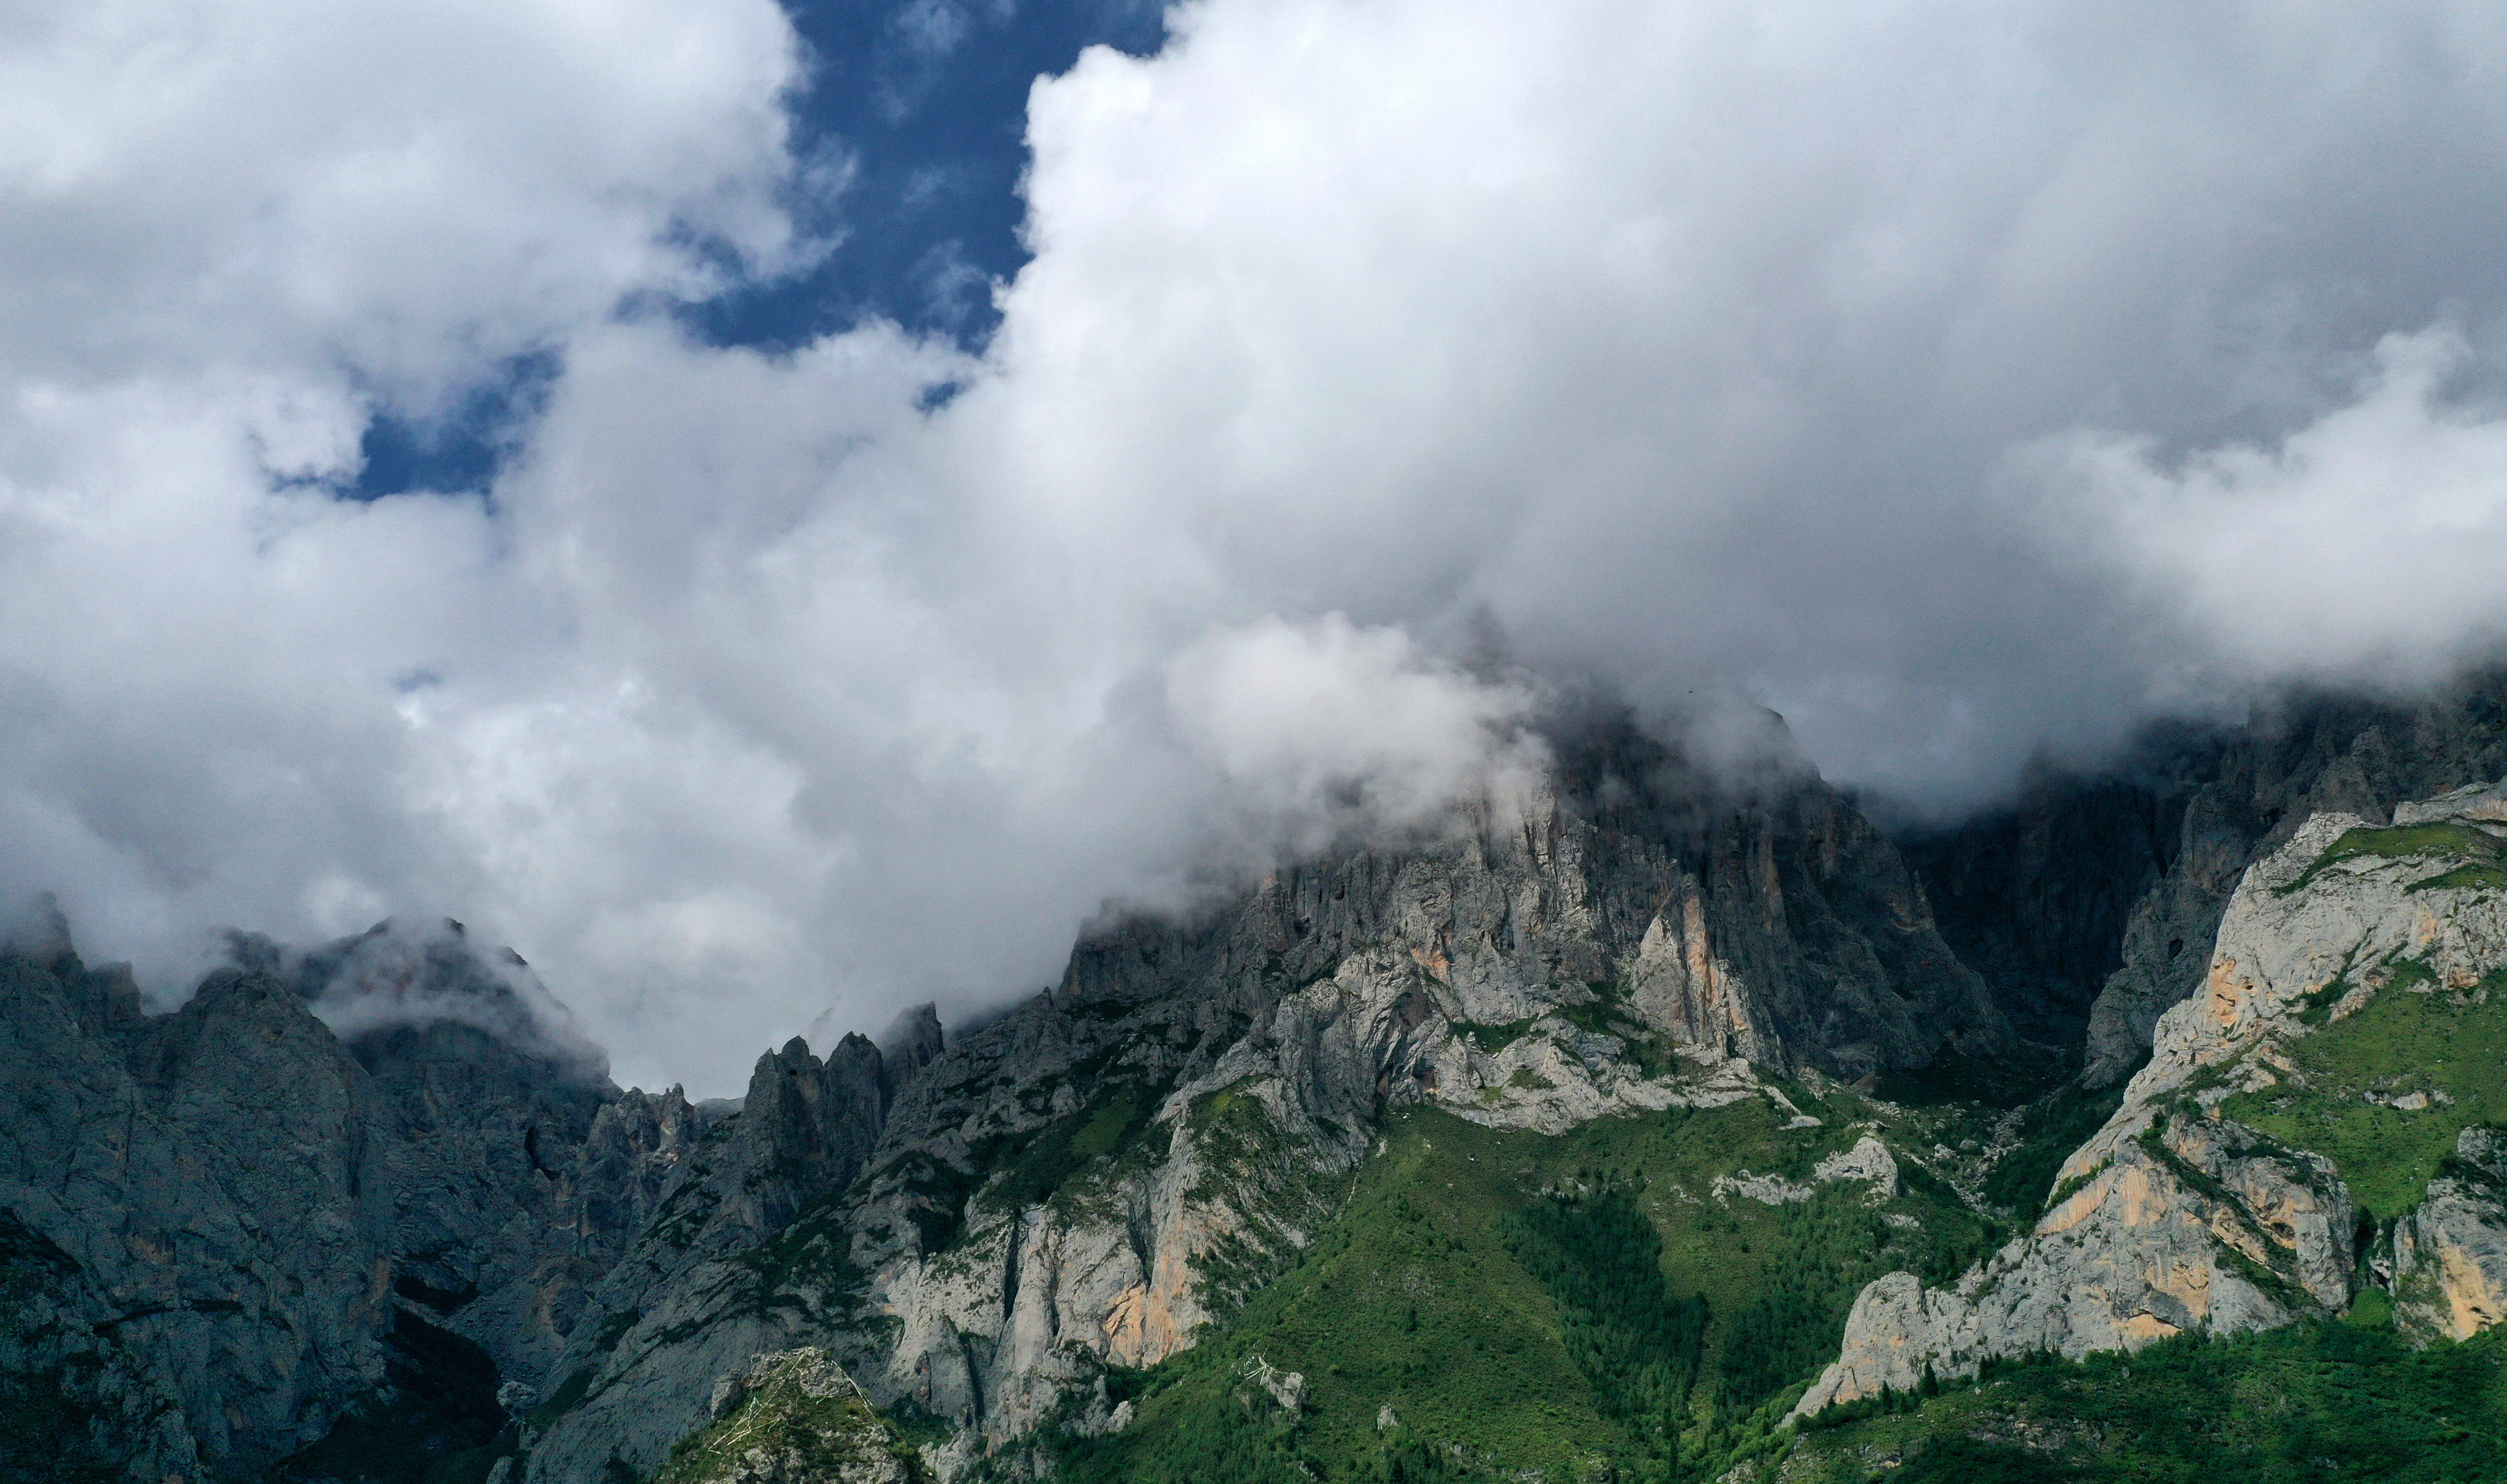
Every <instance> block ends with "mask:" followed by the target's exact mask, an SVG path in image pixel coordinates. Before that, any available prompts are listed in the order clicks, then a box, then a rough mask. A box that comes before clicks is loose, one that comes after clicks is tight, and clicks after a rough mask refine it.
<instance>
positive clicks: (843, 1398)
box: [652, 1351, 923, 1484]
mask: <svg viewBox="0 0 2507 1484" xmlns="http://www.w3.org/2000/svg"><path fill="white" fill-rule="evenodd" d="M883 1456H885V1457H887V1458H893V1459H895V1460H896V1461H897V1462H898V1463H899V1464H900V1465H902V1466H904V1468H905V1471H906V1476H907V1477H908V1478H909V1479H918V1480H919V1479H921V1478H922V1477H923V1470H922V1458H921V1455H920V1454H918V1453H917V1452H915V1450H914V1449H913V1448H912V1447H911V1446H909V1445H908V1444H907V1443H906V1442H905V1440H904V1439H903V1438H901V1437H899V1436H898V1435H897V1434H896V1432H895V1431H894V1430H892V1429H891V1428H890V1426H889V1425H888V1421H887V1419H886V1418H884V1417H882V1416H881V1415H880V1413H879V1410H878V1409H877V1408H876V1407H873V1406H872V1405H871V1404H870V1403H869V1402H867V1401H865V1400H863V1399H862V1396H861V1394H860V1393H859V1392H857V1391H855V1390H854V1387H853V1385H852V1384H851V1383H850V1382H847V1381H845V1380H844V1379H843V1377H842V1375H841V1373H839V1372H837V1371H836V1369H835V1367H834V1366H833V1365H832V1364H830V1363H829V1362H828V1361H827V1360H826V1358H825V1357H823V1356H819V1355H817V1354H816V1353H814V1352H810V1351H800V1352H796V1353H795V1354H794V1355H792V1356H790V1357H785V1358H784V1360H783V1362H782V1363H781V1365H780V1366H778V1367H777V1368H776V1369H775V1370H774V1371H773V1372H772V1373H771V1374H769V1375H768V1376H767V1377H765V1378H764V1379H763V1380H762V1381H761V1382H760V1384H758V1385H757V1386H756V1387H755V1389H754V1390H752V1391H751V1392H749V1394H747V1396H745V1398H743V1399H742V1401H741V1402H740V1404H739V1405H738V1406H736V1407H734V1408H733V1409H732V1410H731V1411H730V1412H728V1413H727V1414H725V1415H724V1416H722V1417H720V1418H717V1419H716V1420H715V1421H714V1422H712V1423H711V1424H710V1425H708V1426H707V1427H705V1428H702V1429H700V1430H697V1431H695V1432H693V1433H690V1434H689V1435H688V1436H686V1437H684V1438H681V1439H680V1440H679V1442H678V1444H677V1445H676V1446H675V1447H673V1448H672V1450H671V1457H670V1459H669V1461H668V1462H666V1463H664V1464H663V1466H662V1468H661V1471H660V1472H658V1473H656V1474H654V1475H653V1480H652V1484H713V1481H717V1480H731V1479H750V1478H760V1477H773V1478H786V1479H817V1478H825V1479H835V1478H841V1477H852V1476H858V1471H859V1470H861V1469H862V1468H863V1466H864V1465H871V1466H876V1465H877V1464H878V1463H879V1462H880V1460H881V1459H882V1458H883ZM761 1465H762V1466H761ZM848 1470H854V1471H855V1472H854V1473H849V1472H848Z"/></svg>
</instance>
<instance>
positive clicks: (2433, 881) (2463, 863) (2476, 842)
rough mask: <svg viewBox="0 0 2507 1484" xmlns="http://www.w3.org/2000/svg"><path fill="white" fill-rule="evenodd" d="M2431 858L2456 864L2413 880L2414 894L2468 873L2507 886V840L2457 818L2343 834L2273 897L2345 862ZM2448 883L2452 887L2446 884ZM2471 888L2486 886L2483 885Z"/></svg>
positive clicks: (2289, 892) (2290, 891) (2307, 883)
mask: <svg viewBox="0 0 2507 1484" xmlns="http://www.w3.org/2000/svg"><path fill="white" fill-rule="evenodd" d="M2421 856H2434V857H2436V858H2438V859H2442V860H2450V861H2452V862H2454V865H2453V866H2452V868H2451V869H2449V870H2448V871H2447V872H2445V873H2444V874H2443V875H2441V876H2431V877H2429V878H2427V879H2425V880H2422V881H2417V882H2414V883H2413V884H2412V886H2411V888H2410V889H2412V890H2415V891H2419V890H2426V889H2430V888H2432V887H2437V886H2439V885H2441V884H2442V883H2445V882H2446V878H2447V877H2451V876H2453V875H2455V874H2456V873H2457V872H2459V871H2465V870H2469V871H2471V872H2472V873H2474V875H2475V876H2480V875H2481V874H2482V873H2487V874H2488V875H2489V876H2495V877H2497V878H2498V882H2497V884H2498V885H2502V886H2507V840H2502V839H2500V838H2499V837H2498V836H2496V835H2493V834H2491V833H2489V831H2488V830H2485V829H2480V828H2478V827H2476V826H2473V825H2470V824H2466V823H2464V822H2463V821H2461V820H2459V819H2441V820H2438V821H2436V822H2435V823H2432V824H2405V825H2398V826H2393V827H2382V828H2380V827H2377V826H2362V827H2360V828H2358V829H2348V830H2343V832H2342V834H2341V837H2340V838H2339V839H2337V840H2335V841H2334V842H2333V843H2332V844H2331V845H2329V846H2326V847H2325V848H2324V853H2323V854H2321V855H2318V856H2316V857H2315V860H2314V862H2313V863H2312V864H2310V865H2309V866H2307V869H2306V870H2304V871H2302V872H2300V873H2299V874H2298V876H2297V877H2296V879H2294V880H2292V881H2290V882H2289V883H2287V884H2286V885H2283V886H2279V887H2273V888H2272V893H2273V894H2274V895H2275V896H2289V895H2292V894H2294V893H2296V892H2299V891H2302V890H2304V889H2306V888H2307V887H2309V886H2311V885H2313V884H2314V881H2315V879H2316V878H2317V877H2319V876H2321V875H2323V874H2324V873H2325V872H2326V871H2329V870H2331V869H2333V868H2334V867H2335V866H2338V865H2340V864H2342V863H2343V861H2346V860H2358V859H2361V858H2363V857H2375V858H2378V859H2383V860H2412V859H2416V858H2418V857H2421ZM2450 884H2451V883H2450ZM2469 884H2473V885H2486V884H2488V883H2487V882H2486V881H2474V882H2471V883H2469Z"/></svg>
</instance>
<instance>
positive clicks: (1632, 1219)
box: [1506, 1184, 1707, 1463]
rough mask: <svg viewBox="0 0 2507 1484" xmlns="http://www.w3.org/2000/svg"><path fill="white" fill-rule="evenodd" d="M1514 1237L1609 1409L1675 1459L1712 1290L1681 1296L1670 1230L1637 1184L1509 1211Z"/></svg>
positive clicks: (1651, 1453) (1638, 1437) (1642, 1441)
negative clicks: (1646, 1207)
mask: <svg viewBox="0 0 2507 1484" xmlns="http://www.w3.org/2000/svg"><path fill="white" fill-rule="evenodd" d="M1506 1247H1507V1251H1508V1254H1509V1255H1511V1256H1512V1257H1513V1258H1514V1260H1515V1262H1516V1264H1517V1265H1519V1266H1520V1267H1521V1268H1522V1269H1523V1270H1524V1271H1525V1272H1526V1273H1529V1274H1531V1275H1532V1277H1533V1279H1534V1281H1535V1282H1537V1283H1539V1284H1540V1285H1541V1286H1542V1289H1543V1291H1544V1292H1546V1293H1547V1294H1548V1295H1549V1298H1550V1301H1551V1302H1552V1303H1553V1304H1554V1305H1556V1306H1557V1312H1558V1321H1559V1338H1560V1340H1561V1341H1562V1342H1563V1343H1564V1344H1565V1345H1566V1347H1567V1353H1568V1355H1569V1357H1572V1358H1573V1359H1574V1360H1575V1362H1576V1368H1577V1370H1578V1371H1579V1372H1580V1373H1581V1374H1582V1375H1583V1377H1584V1381H1585V1384H1586V1385H1588V1386H1590V1387H1591V1388H1592V1389H1593V1396H1594V1400H1595V1403H1596V1404H1597V1406H1598V1407H1599V1408H1600V1410H1601V1412H1602V1414H1603V1415H1604V1416H1606V1417H1609V1418H1612V1419H1613V1420H1615V1421H1617V1423H1618V1424H1619V1425H1620V1426H1621V1427H1623V1428H1625V1429H1626V1430H1627V1432H1628V1440H1629V1442H1630V1443H1631V1444H1632V1445H1634V1446H1635V1447H1636V1448H1637V1449H1638V1450H1640V1451H1641V1452H1642V1453H1643V1454H1644V1455H1645V1456H1646V1457H1647V1459H1648V1460H1649V1461H1653V1462H1657V1463H1660V1462H1676V1461H1677V1459H1678V1456H1679V1449H1680V1434H1681V1431H1682V1430H1683V1429H1684V1428H1685V1427H1686V1425H1687V1423H1688V1413H1689V1388H1690V1386H1691V1385H1692V1384H1693V1383H1694V1382H1695V1381H1696V1379H1697V1359H1698V1355H1699V1352H1700V1350H1701V1349H1702V1348H1703V1346H1704V1343H1705V1339H1706V1319H1707V1308H1706V1298H1705V1295H1703V1294H1694V1295H1691V1296H1689V1297H1687V1298H1674V1297H1673V1296H1672V1293H1671V1288H1670V1285H1668V1284H1666V1283H1665V1282H1664V1281H1663V1272H1662V1233H1661V1232H1660V1231H1659V1230H1657V1229H1656V1228H1655V1226H1654V1224H1653V1221H1651V1220H1649V1219H1647V1217H1646V1214H1645V1213H1644V1211H1643V1209H1642V1208H1641V1207H1640V1206H1639V1205H1638V1202H1637V1193H1636V1191H1635V1190H1634V1189H1633V1188H1632V1187H1630V1186H1626V1185H1621V1184H1606V1185H1605V1186H1604V1187H1603V1189H1602V1190H1601V1191H1600V1192H1599V1193H1598V1194H1595V1195H1590V1196H1586V1195H1581V1194H1578V1193H1576V1192H1574V1191H1562V1192H1559V1193H1557V1194H1555V1195H1552V1196H1550V1197H1548V1198H1546V1199H1543V1200H1537V1201H1534V1202H1532V1203H1531V1204H1530V1205H1528V1206H1526V1207H1524V1208H1523V1209H1522V1210H1520V1211H1517V1212H1515V1213H1512V1214H1511V1215H1510V1216H1509V1217H1508V1218H1507V1221H1506Z"/></svg>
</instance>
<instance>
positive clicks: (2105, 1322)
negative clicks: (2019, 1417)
mask: <svg viewBox="0 0 2507 1484" xmlns="http://www.w3.org/2000/svg"><path fill="white" fill-rule="evenodd" d="M2502 799H2507V789H2499V788H2465V789H2458V790H2455V791H2453V792H2452V793H2450V794H2448V795H2446V796H2445V797H2444V798H2442V799H2439V800H2435V801H2430V802H2427V803H2423V804H2419V805H2407V806H2405V807H2403V808H2401V809H2398V810H2397V811H2396V812H2395V816H2394V817H2395V819H2396V821H2397V822H2396V823H2394V824H2390V825H2387V824H2381V823H2371V822H2370V821H2368V820H2365V819H2362V818H2360V817H2358V816H2357V815H2354V814H2315V815H2313V816H2311V817H2310V818H2309V819H2308V820H2307V822H2306V824H2305V825H2304V826H2302V827H2301V828H2300V829H2299V830H2298V831H2297V832H2296V833H2295V835H2293V836H2292V837H2291V838H2290V839H2289V840H2288V841H2287V843H2286V844H2284V845H2283V846H2282V847H2281V848H2280V849H2279V850H2277V851H2274V852H2272V853H2271V855H2270V856H2268V857H2267V858H2265V859H2264V860H2262V861H2260V862H2258V863H2257V864H2256V865H2255V866H2254V867H2253V868H2251V869H2250V870H2248V871H2247V872H2245V873H2244V876H2243V878H2242V880H2241V881H2240V882H2239V884H2238V886H2237V887H2236V889H2235V892H2234V895H2233V896H2232V898H2231V900H2230V902H2229V905H2228V908H2227V910H2226V913H2225V914H2224V916H2223V918H2222V920H2221V924H2220V928H2219V933H2218V939H2217V945H2216V947H2215V949H2214V951H2213V952H2212V954H2211V956H2210V959H2209V965H2208V973H2207V976H2206V979H2205V987H2204V989H2203V991H2202V992H2201V993H2200V994H2198V995H2195V996H2194V997H2191V998H2188V999H2186V1000H2184V1001H2182V1002H2180V1003H2178V1004H2176V1005H2175V1006H2174V1007H2172V1008H2170V1009H2168V1010H2167V1011H2166V1012H2165V1013H2164V1014H2163V1015H2162V1016H2161V1017H2160V1019H2159V1022H2158V1026H2157V1031H2156V1034H2155V1048H2154V1053H2153V1056H2152V1058H2151V1061H2150V1063H2149V1065H2148V1066H2147V1067H2145V1068H2143V1069H2142V1070H2141V1071H2140V1072H2139V1073H2138V1074H2137V1075H2136V1076H2135V1077H2134V1078H2133V1079H2132V1081H2131V1083H2130V1084H2129V1086H2128V1087H2127V1088H2126V1090H2125V1099H2124V1103H2123V1105H2122V1106H2121V1107H2120V1108H2119V1109H2118V1111H2117V1112H2116V1113H2115V1115H2114V1116H2113V1118H2111V1119H2110V1120H2109V1121H2108V1123H2107V1124H2106V1126H2105V1127H2104V1128H2102V1129H2100V1130H2099V1131H2098V1133H2097V1134H2096V1135H2095V1136H2093V1137H2092V1138H2091V1139H2089V1141H2088V1142H2086V1143H2085V1144H2083V1145H2082V1146H2081V1148H2080V1149H2079V1150H2077V1151H2076V1152H2075V1153H2073V1155H2072V1156H2071V1157H2070V1159H2069V1160H2068V1161H2067V1162H2066V1163H2065V1164H2064V1166H2063V1168H2062V1170H2061V1172H2060V1174H2059V1176H2057V1182H2056V1186H2055V1191H2054V1199H2053V1201H2052V1202H2051V1203H2050V1205H2049V1208H2048V1210H2047V1212H2046V1213H2045V1215H2044V1216H2043V1217H2042V1218H2041V1219H2040V1220H2039V1221H2038V1222H2037V1225H2036V1227H2035V1229H2034V1230H2033V1231H2032V1232H2031V1233H2029V1234H2028V1235H2027V1236H2025V1237H2023V1238H2021V1239H2019V1240H2017V1241H2016V1242H2014V1243H2012V1244H2011V1245H2010V1246H2009V1247H2006V1248H2005V1249H2003V1250H2002V1251H2000V1252H1999V1253H1997V1254H1995V1255H1994V1256H1993V1257H1992V1258H1991V1259H1989V1260H1988V1261H1986V1262H1985V1263H1983V1264H1981V1265H1980V1266H1979V1267H1977V1268H1975V1269H1973V1270H1971V1271H1970V1272H1969V1273H1968V1274H1967V1275H1966V1276H1965V1277H1963V1278H1962V1279H1961V1280H1960V1281H1959V1283H1958V1284H1957V1285H1955V1286H1954V1287H1951V1288H1946V1289H1930V1290H1928V1289H1926V1288H1924V1287H1923V1286H1922V1285H1919V1284H1917V1283H1916V1282H1915V1281H1914V1279H1913V1278H1911V1277H1910V1276H1908V1275H1905V1274H1898V1275H1893V1276H1892V1277H1890V1278H1886V1279H1883V1280H1881V1281H1880V1282H1878V1283H1875V1284H1873V1285H1871V1287H1870V1288H1868V1289H1867V1290H1866V1291H1865V1292H1864V1294H1863V1296H1862V1298H1861V1299H1860V1300H1858V1302H1857V1303H1856V1305H1855V1308H1854V1311H1853V1314H1852V1316H1851V1318H1850V1319H1849V1321H1848V1324H1847V1330H1846V1336H1845V1342H1844V1347H1843V1352H1842V1354H1841V1355H1840V1357H1839V1358H1838V1360H1837V1361H1836V1363H1835V1364H1834V1365H1832V1366H1830V1367H1829V1369H1828V1370H1827V1372H1826V1373H1825V1374H1824V1375H1823V1376H1822V1377H1821V1378H1820V1380H1819V1382H1818V1383H1817V1384H1816V1385H1815V1386H1813V1387H1812V1389H1811V1390H1810V1392H1809V1394H1807V1395H1805V1396H1804V1397H1803V1398H1802V1401H1801V1403H1800V1407H1799V1409H1798V1410H1799V1411H1802V1412H1809V1411H1815V1410H1817V1409H1819V1408H1821V1407H1823V1406H1826V1405H1827V1404H1829V1403H1830V1402H1832V1401H1845V1400H1853V1399H1856V1398H1858V1397H1862V1396H1867V1395H1871V1394H1875V1393H1877V1392H1878V1391H1879V1390H1881V1389H1882V1388H1883V1387H1889V1388H1896V1389H1900V1390H1905V1389H1907V1388H1910V1387H1912V1386H1914V1385H1916V1384H1917V1383H1918V1382H1919V1381H1920V1379H1921V1377H1922V1375H1923V1374H1924V1372H1925V1371H1927V1370H1930V1371H1931V1372H1932V1373H1933V1374H1934V1375H1936V1376H1941V1377H1948V1376H1965V1375H1973V1374H1975V1373H1976V1371H1977V1369H1978V1367H1979V1365H1980V1362H1981V1361H1983V1360H1984V1359H1987V1358H1990V1357H1998V1356H2012V1355H2018V1354H2023V1353H2027V1352H2032V1351H2040V1350H2053V1351H2058V1352H2060V1353H2062V1354H2064V1355H2066V1356H2071V1357H2078V1356H2080V1355H2083V1354H2085V1353H2087V1352H2089V1351H2095V1350H2118V1349H2131V1348H2133V1347H2135V1346H2138V1345H2141V1344H2144V1343H2147V1342H2149V1341H2151V1340H2154V1339H2158V1338H2162V1337H2163V1336H2166V1335H2171V1334H2176V1333H2179V1332H2183V1331H2186V1330H2196V1329H2199V1330H2206V1331H2211V1332H2235V1331H2239V1330H2248V1329H2256V1328H2264V1327H2269V1326H2271V1325H2275V1324H2279V1323H2283V1322H2286V1321H2289V1320H2291V1319H2294V1318H2296V1317H2298V1316H2299V1315H2302V1314H2306V1313H2339V1312H2341V1311H2343V1310H2344V1309H2346V1308H2347V1307H2348V1306H2349V1304H2350V1302H2351V1300H2352V1298H2353V1296H2354V1294H2355V1293H2356V1292H2357V1291H2358V1290H2359V1289H2360V1287H2361V1286H2362V1285H2376V1286H2379V1287H2381V1288H2387V1289H2389V1290H2390V1294H2391V1299H2392V1302H2393V1304H2394V1305H2395V1307H2396V1309H2397V1311H2398V1313H2399V1314H2400V1316H2401V1318H2402V1321H2403V1322H2404V1323H2405V1324H2406V1325H2407V1326H2416V1327H2417V1328H2419V1329H2421V1330H2423V1331H2425V1332H2436V1333H2446V1334H2450V1335H2453V1336H2457V1337H2460V1336H2462V1335H2465V1334H2468V1333H2470V1332H2472V1331H2473V1330H2475V1329H2477V1328H2479V1327H2481V1326H2483V1325H2485V1324H2487V1323H2489V1322H2492V1321H2494V1320H2495V1319H2496V1318H2497V1317H2498V1315H2499V1314H2500V1313H2501V1312H2502V1306H2501V1304H2500V1295H2501V1293H2502V1290H2507V1183H2502V1182H2501V1180H2500V1177H2499V1176H2500V1169H2499V1162H2498V1160H2497V1158H2496V1151H2495V1146H2494V1143H2493V1141H2492V1136H2490V1135H2489V1132H2488V1131H2487V1129H2486V1128H2484V1127H2482V1125H2483V1123H2484V1122H2485V1121H2486V1120H2492V1119H2495V1118H2497V1117H2498V1116H2499V1113H2500V1112H2501V1111H2502V1110H2507V1072H2502V1069H2501V1068H2502V1063H2501V1055H2502V1043H2503V1042H2507V1036H2502V1033H2501V1032H2502V1030H2507V1019H2502V1018H2501V1016H2500V1015H2499V1012H2498V1011H2497V1010H2496V1009H2493V1008H2492V1005H2491V1001H2492V998H2493V996H2494V997H2495V998H2497V999H2498V1000H2500V1001H2507V869H2502V862H2507V825H2502V824H2501V823H2499V822H2498V820H2497V819H2496V818H2495V817H2494V816H2495V815H2496V814H2500V813H2502V812H2507V811H2502V810H2501V808H2500V803H2501V801H2502Z"/></svg>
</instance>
